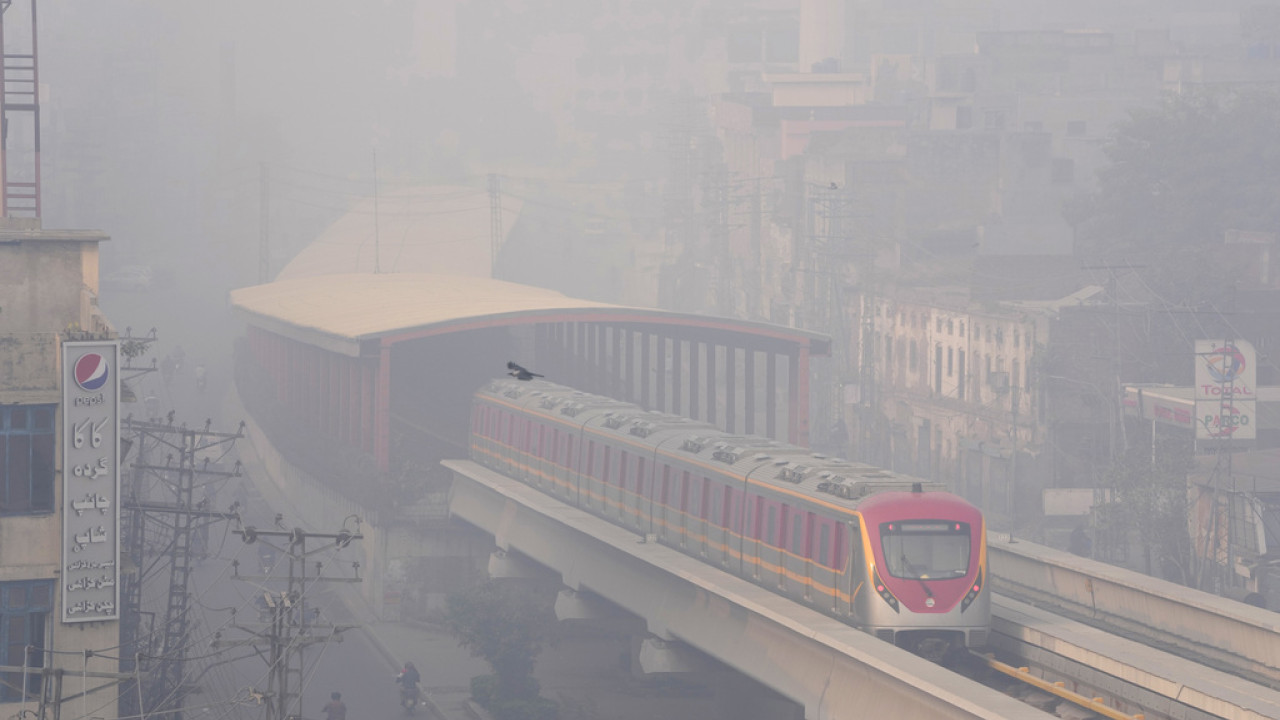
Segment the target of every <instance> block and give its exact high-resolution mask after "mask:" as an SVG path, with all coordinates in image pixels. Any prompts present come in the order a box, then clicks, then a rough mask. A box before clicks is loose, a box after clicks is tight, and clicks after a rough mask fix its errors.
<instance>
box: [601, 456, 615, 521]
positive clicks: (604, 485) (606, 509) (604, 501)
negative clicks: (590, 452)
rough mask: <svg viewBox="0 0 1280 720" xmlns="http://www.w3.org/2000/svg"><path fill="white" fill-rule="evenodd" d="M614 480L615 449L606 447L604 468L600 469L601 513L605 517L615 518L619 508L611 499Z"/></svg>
mask: <svg viewBox="0 0 1280 720" xmlns="http://www.w3.org/2000/svg"><path fill="white" fill-rule="evenodd" d="M612 480H613V448H612V447H610V446H608V445H605V446H604V467H602V468H600V511H601V512H602V513H603V514H604V516H605V517H615V516H616V515H617V506H616V505H614V504H613V502H612V501H611V500H610V499H609V485H610V482H611V481H612Z"/></svg>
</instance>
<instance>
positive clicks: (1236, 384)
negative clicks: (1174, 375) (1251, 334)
mask: <svg viewBox="0 0 1280 720" xmlns="http://www.w3.org/2000/svg"><path fill="white" fill-rule="evenodd" d="M1257 358H1258V354H1257V352H1255V351H1254V349H1253V345H1252V344H1251V343H1248V342H1246V341H1244V340H1197V341H1196V352H1195V363H1196V376H1195V377H1196V381H1195V386H1194V388H1193V389H1194V391H1195V393H1194V397H1195V401H1196V439H1197V440H1224V441H1225V440H1232V441H1234V440H1255V439H1257V437H1258V423H1257V418H1258V415H1257V406H1258V369H1257Z"/></svg>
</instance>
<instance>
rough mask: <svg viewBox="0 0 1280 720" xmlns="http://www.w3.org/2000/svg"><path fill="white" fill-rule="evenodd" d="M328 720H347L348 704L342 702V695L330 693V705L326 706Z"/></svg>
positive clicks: (325, 711) (325, 714)
mask: <svg viewBox="0 0 1280 720" xmlns="http://www.w3.org/2000/svg"><path fill="white" fill-rule="evenodd" d="M324 716H325V718H327V720H347V704H346V703H344V702H342V693H340V692H333V693H329V703H328V704H327V705H325V706H324Z"/></svg>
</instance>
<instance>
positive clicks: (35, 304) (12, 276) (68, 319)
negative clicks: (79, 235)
mask: <svg viewBox="0 0 1280 720" xmlns="http://www.w3.org/2000/svg"><path fill="white" fill-rule="evenodd" d="M97 286H98V246H97V242H83V241H80V240H64V239H62V238H61V237H60V236H59V237H53V238H48V237H43V236H41V237H39V238H32V239H22V240H11V239H7V238H5V237H3V236H0V332H14V331H17V330H29V329H34V328H39V329H50V330H53V329H56V330H63V329H66V328H67V327H69V326H72V325H74V326H75V327H77V328H80V329H90V328H89V327H87V325H88V324H89V322H90V320H89V317H88V315H90V314H91V311H89V305H90V302H89V300H88V296H89V295H96V294H97ZM86 291H87V293H86Z"/></svg>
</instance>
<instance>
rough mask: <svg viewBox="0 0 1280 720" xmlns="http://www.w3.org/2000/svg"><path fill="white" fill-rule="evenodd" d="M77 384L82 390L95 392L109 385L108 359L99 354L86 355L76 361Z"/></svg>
mask: <svg viewBox="0 0 1280 720" xmlns="http://www.w3.org/2000/svg"><path fill="white" fill-rule="evenodd" d="M75 378H76V384H77V385H79V386H80V389H81V390H85V391H88V392H93V391H95V390H101V389H102V386H103V385H106V384H107V359H106V358H104V357H102V356H101V355H99V354H98V353H85V354H84V355H81V356H80V359H79V360H76V367H75Z"/></svg>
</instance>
